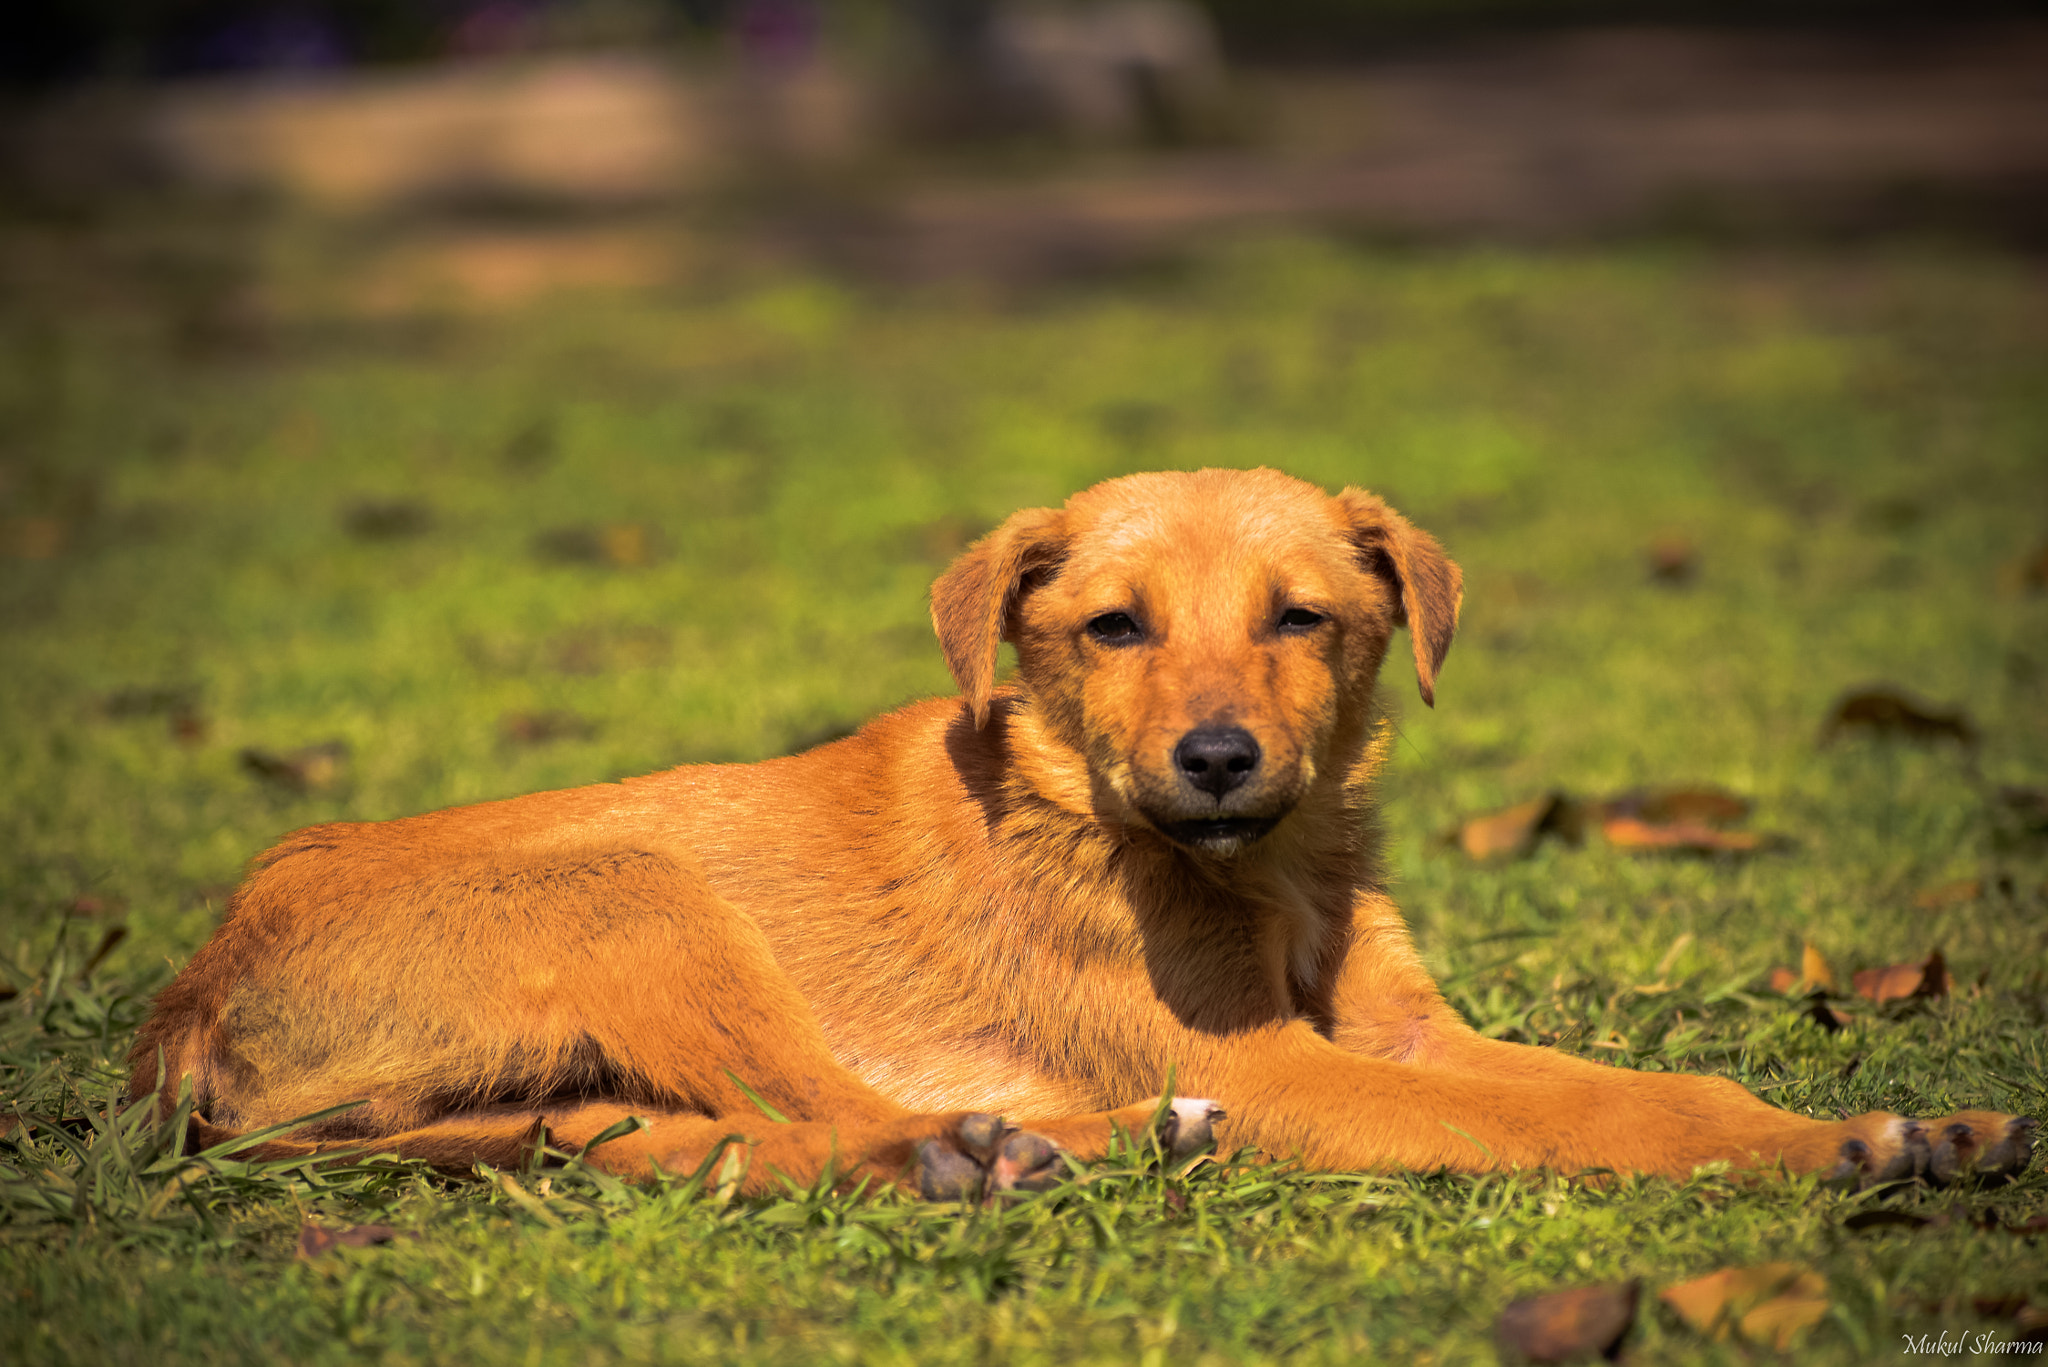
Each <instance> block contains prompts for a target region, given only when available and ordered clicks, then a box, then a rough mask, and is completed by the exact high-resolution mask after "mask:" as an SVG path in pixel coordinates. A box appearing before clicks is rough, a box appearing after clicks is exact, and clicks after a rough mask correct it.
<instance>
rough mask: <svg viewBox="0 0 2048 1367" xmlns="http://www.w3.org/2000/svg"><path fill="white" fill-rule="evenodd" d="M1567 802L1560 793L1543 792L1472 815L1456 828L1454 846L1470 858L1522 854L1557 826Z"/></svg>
mask: <svg viewBox="0 0 2048 1367" xmlns="http://www.w3.org/2000/svg"><path fill="white" fill-rule="evenodd" d="M1570 805H1571V804H1570V802H1569V800H1568V799H1567V798H1566V797H1565V796H1564V794H1562V793H1545V794H1544V795H1543V796H1542V797H1536V798H1531V799H1529V800H1528V801H1527V802H1518V803H1516V804H1515V805H1514V806H1512V807H1509V808H1508V809H1506V810H1505V811H1499V812H1494V813H1492V814H1491V815H1488V816H1476V817H1473V818H1472V819H1471V820H1470V821H1467V822H1465V823H1464V824H1462V825H1460V826H1459V827H1458V829H1457V832H1456V834H1455V839H1456V841H1457V844H1458V848H1459V849H1461V850H1463V851H1464V852H1465V853H1466V854H1468V855H1470V856H1471V857H1472V858H1474V859H1500V858H1513V857H1518V856H1521V855H1525V854H1527V853H1528V852H1529V851H1530V850H1532V849H1534V848H1535V846H1536V841H1537V838H1538V837H1540V836H1542V835H1543V834H1544V833H1546V832H1547V831H1550V830H1553V829H1556V828H1557V826H1558V824H1559V822H1560V819H1561V818H1562V816H1563V814H1564V812H1565V809H1566V808H1568V807H1569V806H1570Z"/></svg>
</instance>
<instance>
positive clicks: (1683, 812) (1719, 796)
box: [1594, 788, 1749, 826]
mask: <svg viewBox="0 0 2048 1367" xmlns="http://www.w3.org/2000/svg"><path fill="white" fill-rule="evenodd" d="M1594 812H1595V815H1597V816H1599V817H1601V818H1603V819H1604V818H1606V817H1610V816H1632V817H1635V818H1637V819H1638V820H1641V821H1645V822H1648V823H1649V824H1650V825H1653V826H1668V825H1671V824H1673V823H1674V822H1694V823H1697V824H1700V825H1706V826H1729V825H1733V824H1734V823H1735V822H1738V821H1740V820H1742V819H1743V818H1744V817H1746V816H1748V815H1749V802H1748V800H1747V799H1745V798H1739V797H1737V796H1735V794H1733V793H1730V792H1724V791H1722V790H1721V789H1719V788H1633V789H1630V790H1629V791H1628V792H1625V793H1620V794H1617V795H1616V796H1614V797H1610V798H1608V799H1607V800H1606V801H1604V802H1599V803H1595V804H1594Z"/></svg>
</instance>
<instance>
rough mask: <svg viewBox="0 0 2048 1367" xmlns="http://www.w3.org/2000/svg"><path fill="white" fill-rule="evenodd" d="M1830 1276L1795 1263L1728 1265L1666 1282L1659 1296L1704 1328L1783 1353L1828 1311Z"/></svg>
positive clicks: (1691, 1323)
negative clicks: (1731, 1332)
mask: <svg viewBox="0 0 2048 1367" xmlns="http://www.w3.org/2000/svg"><path fill="white" fill-rule="evenodd" d="M1827 1289H1828V1285H1827V1281H1826V1279H1825V1278H1823V1277H1822V1276H1821V1275H1820V1274H1819V1273H1818V1272H1813V1271H1809V1270H1807V1269H1806V1268H1802V1267H1800V1266H1799V1265H1798V1264H1796V1263H1764V1264H1762V1265H1761V1266H1758V1267H1730V1268H1723V1269H1722V1270H1721V1271H1719V1272H1712V1273H1709V1274H1708V1275H1706V1276H1704V1277H1698V1278H1695V1279H1694V1280H1692V1281H1689V1282H1682V1283H1680V1284H1679V1285H1677V1286H1671V1287H1666V1288H1665V1289H1664V1290H1663V1291H1661V1292H1659V1293H1658V1299H1659V1300H1661V1301H1663V1302H1664V1303H1665V1304H1666V1305H1668V1306H1670V1307H1671V1308H1672V1309H1673V1310H1675V1311H1677V1312H1678V1317H1679V1318H1680V1319H1682V1320H1684V1321H1685V1322H1686V1324H1687V1325H1689V1326H1690V1327H1691V1328H1693V1329H1695V1330H1697V1331H1698V1332H1700V1333H1703V1334H1705V1333H1711V1334H1713V1335H1714V1337H1715V1338H1717V1339H1719V1338H1725V1337H1727V1335H1728V1331H1729V1330H1730V1328H1733V1329H1734V1330H1735V1332H1736V1333H1738V1334H1740V1335H1741V1336H1742V1337H1743V1338H1744V1339H1746V1340H1748V1341H1749V1342H1751V1343H1759V1344H1761V1343H1769V1344H1770V1345H1771V1346H1773V1347H1774V1348H1776V1349H1777V1350H1778V1351H1779V1352H1784V1351H1785V1350H1786V1349H1787V1348H1789V1347H1791V1345H1792V1342H1793V1340H1795V1339H1796V1338H1797V1337H1798V1336H1799V1335H1800V1334H1801V1333H1803V1332H1804V1331H1805V1330H1807V1329H1808V1328H1811V1327H1812V1326H1813V1325H1815V1324H1817V1323H1819V1322H1820V1321H1821V1319H1823V1318H1824V1317H1825V1316H1826V1315H1827V1313H1828V1299H1827Z"/></svg>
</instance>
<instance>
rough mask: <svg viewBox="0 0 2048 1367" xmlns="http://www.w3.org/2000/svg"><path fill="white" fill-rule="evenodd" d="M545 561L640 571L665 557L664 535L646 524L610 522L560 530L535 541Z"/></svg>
mask: <svg viewBox="0 0 2048 1367" xmlns="http://www.w3.org/2000/svg"><path fill="white" fill-rule="evenodd" d="M533 549H534V553H535V554H536V555H538V556H539V557H540V558H541V559H543V560H557V561H562V562H565V563H569V564H581V565H608V566H610V567H611V568H612V569H618V570H631V569H639V568H640V567H641V566H643V565H651V564H653V563H654V562H655V561H656V560H658V559H660V558H661V555H662V542H661V534H660V533H659V532H658V531H656V530H655V529H654V528H653V527H651V526H649V525H648V524H646V523H644V522H607V523H604V524H603V525H601V526H596V527H557V528H555V529H554V530H553V531H547V532H542V533H541V534H540V535H539V536H538V537H536V538H534V543H533Z"/></svg>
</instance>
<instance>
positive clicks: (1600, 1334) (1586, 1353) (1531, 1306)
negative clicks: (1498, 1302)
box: [1493, 1281, 1642, 1362]
mask: <svg viewBox="0 0 2048 1367" xmlns="http://www.w3.org/2000/svg"><path fill="white" fill-rule="evenodd" d="M1641 1294H1642V1283H1641V1282H1633V1281H1632V1282H1620V1283H1617V1284H1615V1285H1612V1286H1587V1287H1580V1288H1579V1289H1577V1290H1574V1291H1553V1292H1550V1293H1549V1294H1548V1295H1542V1296H1531V1297H1530V1298H1528V1299H1527V1300H1519V1301H1516V1302H1515V1303H1514V1304H1513V1305H1510V1306H1509V1307H1508V1308H1507V1309H1505V1310H1503V1311H1501V1315H1500V1319H1499V1320H1498V1321H1497V1322H1496V1323H1495V1325H1494V1328H1493V1334H1494V1338H1495V1340H1496V1341H1497V1342H1498V1343H1499V1344H1500V1347H1501V1351H1502V1353H1503V1354H1506V1355H1508V1356H1510V1357H1518V1358H1521V1359H1523V1360H1526V1361H1529V1362H1575V1361H1578V1360H1580V1359H1583V1358H1595V1357H1598V1358H1605V1359H1607V1360H1608V1361H1610V1362H1612V1361H1613V1360H1614V1359H1615V1358H1616V1357H1618V1356H1619V1355H1620V1353H1621V1341H1622V1339H1623V1338H1624V1337H1626V1336H1627V1334H1628V1331H1629V1326H1630V1325H1632V1324H1634V1323H1635V1321H1636V1301H1637V1299H1638V1297H1639V1296H1640V1295H1641Z"/></svg>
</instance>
